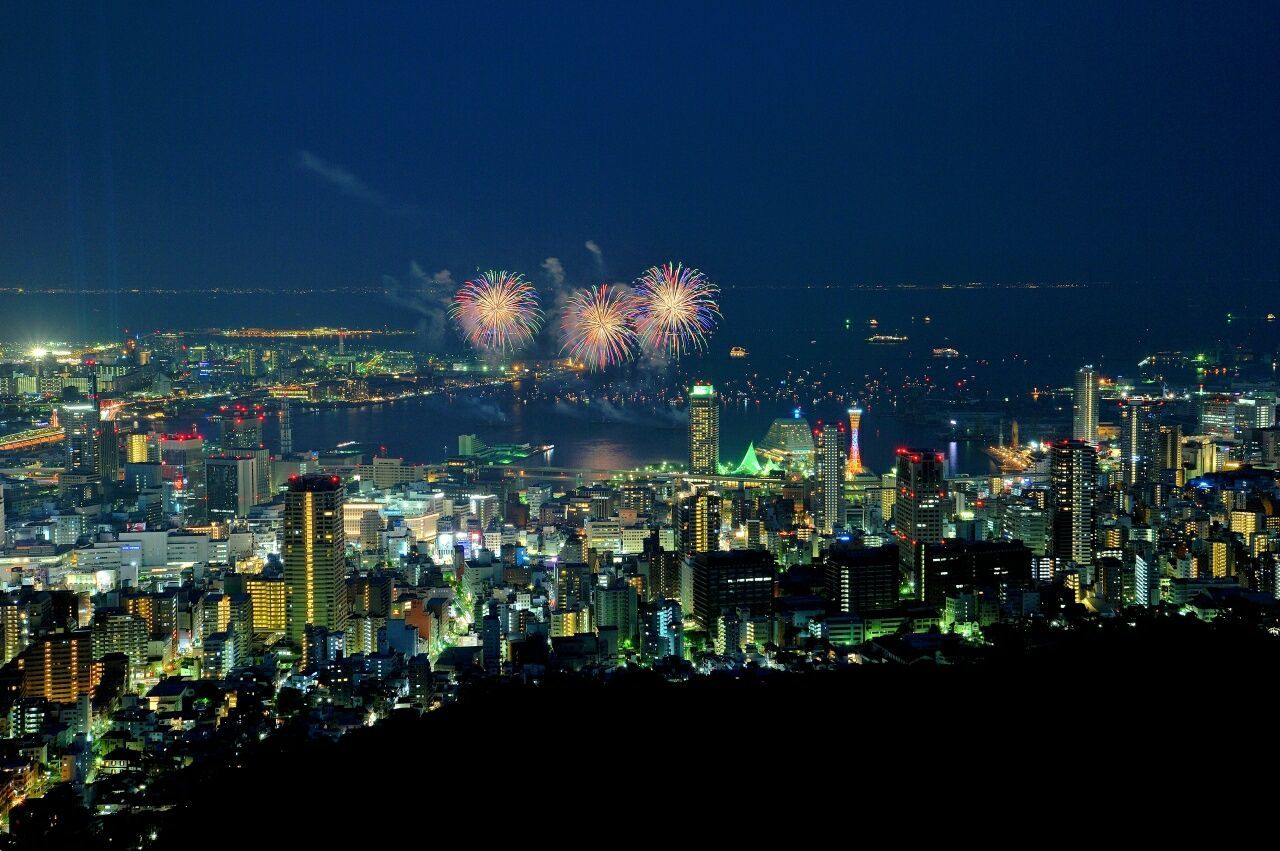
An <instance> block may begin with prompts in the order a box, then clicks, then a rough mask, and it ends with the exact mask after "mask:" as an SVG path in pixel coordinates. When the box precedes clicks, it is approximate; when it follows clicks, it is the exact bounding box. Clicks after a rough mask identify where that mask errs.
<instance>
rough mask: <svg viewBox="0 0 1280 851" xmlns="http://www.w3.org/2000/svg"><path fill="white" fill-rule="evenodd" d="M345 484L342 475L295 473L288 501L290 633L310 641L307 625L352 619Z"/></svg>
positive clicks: (331, 626) (336, 628)
mask: <svg viewBox="0 0 1280 851" xmlns="http://www.w3.org/2000/svg"><path fill="white" fill-rule="evenodd" d="M343 497H344V489H343V486H342V481H341V479H339V478H338V477H337V476H322V475H314V474H312V475H306V476H298V477H296V478H291V479H290V480H289V489H288V492H287V493H286V494H285V503H284V546H283V556H284V575H285V583H286V584H287V586H288V624H289V638H290V639H291V640H293V641H294V642H296V643H297V644H298V645H299V646H300V647H305V636H306V629H307V627H308V626H318V627H322V628H324V629H326V630H328V631H330V632H341V631H342V630H343V629H344V628H345V627H346V625H347V579H346V574H347V563H346V554H345V550H346V538H345V536H344V534H343V525H342V502H343Z"/></svg>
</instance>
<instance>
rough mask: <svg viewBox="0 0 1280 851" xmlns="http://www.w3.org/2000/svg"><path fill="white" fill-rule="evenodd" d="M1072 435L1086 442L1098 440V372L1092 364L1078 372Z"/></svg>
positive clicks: (1073, 401)
mask: <svg viewBox="0 0 1280 851" xmlns="http://www.w3.org/2000/svg"><path fill="white" fill-rule="evenodd" d="M1071 437H1072V438H1073V439H1075V440H1083V441H1084V442H1085V443H1094V444H1096V443H1097V442H1098V374H1097V373H1096V372H1094V371H1093V367H1092V366H1084V367H1081V368H1080V371H1079V372H1077V373H1076V384H1075V392H1074V394H1073V396H1072V414H1071Z"/></svg>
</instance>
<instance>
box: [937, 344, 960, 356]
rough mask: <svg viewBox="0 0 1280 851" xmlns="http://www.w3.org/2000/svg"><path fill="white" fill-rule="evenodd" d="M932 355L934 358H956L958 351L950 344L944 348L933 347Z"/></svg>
mask: <svg viewBox="0 0 1280 851" xmlns="http://www.w3.org/2000/svg"><path fill="white" fill-rule="evenodd" d="M933 356H934V357H935V358H958V357H960V352H958V351H956V350H955V349H953V348H951V347H950V346H946V347H945V348H940V349H934V350H933Z"/></svg>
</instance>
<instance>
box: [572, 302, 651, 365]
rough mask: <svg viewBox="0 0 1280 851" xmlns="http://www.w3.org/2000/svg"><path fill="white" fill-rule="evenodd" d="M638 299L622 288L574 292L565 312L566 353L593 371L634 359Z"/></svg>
mask: <svg viewBox="0 0 1280 851" xmlns="http://www.w3.org/2000/svg"><path fill="white" fill-rule="evenodd" d="M634 312H635V299H634V298H633V297H632V295H631V293H630V292H628V291H626V290H625V289H622V288H619V287H610V286H609V285H608V284H601V285H600V286H599V287H596V288H594V289H589V290H582V291H581V292H576V293H574V294H573V295H572V296H571V297H570V298H569V301H568V303H567V304H565V307H564V310H563V311H562V313H561V318H560V328H561V331H562V332H563V334H564V345H563V346H561V347H560V350H561V351H562V352H564V351H567V352H568V353H569V357H571V358H573V359H574V360H576V361H581V362H583V363H585V364H586V365H587V366H588V367H589V368H590V369H592V370H604V369H608V368H609V367H611V366H617V365H618V364H620V363H623V362H625V361H628V360H630V359H631V358H632V357H634V356H635V353H636V332H635V330H634V329H632V327H631V317H632V314H633V313H634Z"/></svg>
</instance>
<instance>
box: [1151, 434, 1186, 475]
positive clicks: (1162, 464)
mask: <svg viewBox="0 0 1280 851" xmlns="http://www.w3.org/2000/svg"><path fill="white" fill-rule="evenodd" d="M1158 440H1159V443H1160V451H1159V455H1160V457H1159V463H1158V467H1159V477H1160V480H1161V481H1162V482H1164V483H1165V484H1168V485H1173V486H1175V487H1182V486H1183V485H1185V484H1186V471H1185V470H1184V468H1183V466H1182V426H1180V425H1163V426H1160V431H1159V435H1158Z"/></svg>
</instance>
